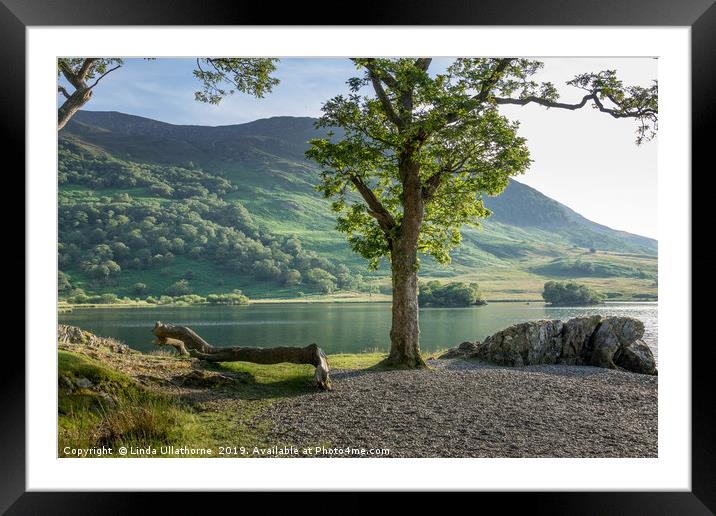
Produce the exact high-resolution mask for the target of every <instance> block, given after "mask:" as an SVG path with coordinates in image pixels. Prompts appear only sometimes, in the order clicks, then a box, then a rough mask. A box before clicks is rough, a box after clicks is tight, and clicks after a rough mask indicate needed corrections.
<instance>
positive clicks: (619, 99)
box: [307, 58, 657, 367]
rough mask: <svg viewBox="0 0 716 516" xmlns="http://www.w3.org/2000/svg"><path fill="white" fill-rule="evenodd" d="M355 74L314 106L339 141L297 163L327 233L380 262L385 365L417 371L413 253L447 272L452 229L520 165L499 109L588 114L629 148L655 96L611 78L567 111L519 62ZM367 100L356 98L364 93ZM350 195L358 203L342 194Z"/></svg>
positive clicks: (385, 64)
mask: <svg viewBox="0 0 716 516" xmlns="http://www.w3.org/2000/svg"><path fill="white" fill-rule="evenodd" d="M353 62H354V63H355V65H356V68H357V69H358V70H359V71H360V72H361V75H360V76H359V77H353V78H351V79H349V81H348V84H349V86H350V90H351V92H350V94H349V95H347V96H344V95H339V96H336V97H334V98H332V99H330V100H328V101H327V102H326V103H324V105H323V115H322V116H321V118H320V119H319V121H318V122H317V126H318V127H327V128H335V127H338V128H340V129H342V134H341V136H340V137H336V135H335V134H332V133H329V135H328V137H327V138H322V139H314V140H312V141H311V148H310V149H309V150H308V151H307V156H308V157H309V158H311V159H313V160H314V161H316V162H317V163H318V164H319V165H320V166H321V167H322V171H321V182H320V184H319V186H318V189H319V191H321V192H322V193H323V194H324V196H325V197H327V198H333V199H334V203H333V209H334V210H335V211H336V212H337V213H339V217H338V222H337V229H338V230H340V231H342V232H344V233H346V234H347V236H348V242H349V244H350V245H351V247H352V249H353V250H354V251H356V252H358V253H359V254H361V255H362V256H363V257H364V258H366V259H368V260H369V263H370V265H371V266H372V267H377V265H378V263H379V261H380V259H381V258H387V259H388V260H389V262H390V267H391V276H392V286H393V305H392V327H391V331H390V340H391V349H390V355H389V357H388V358H387V359H386V363H387V364H388V365H395V366H401V367H406V366H407V367H424V366H425V363H424V361H423V359H422V357H421V356H420V344H419V335H420V331H419V325H418V269H419V265H420V262H419V259H418V252H420V253H423V254H429V255H431V256H433V257H434V258H435V259H436V260H437V261H438V262H440V263H448V262H449V260H450V255H449V252H450V250H452V249H453V248H455V247H456V246H457V245H458V244H459V243H460V241H461V235H460V228H461V227H462V226H463V225H464V224H466V223H467V224H478V223H479V219H481V218H484V217H486V216H488V215H489V213H490V212H489V210H487V208H485V206H484V204H483V201H482V197H483V195H485V194H487V195H498V194H499V193H501V192H502V191H503V190H504V189H505V187H506V186H507V184H508V178H509V177H510V176H512V175H515V174H521V173H523V172H524V171H525V170H526V169H527V167H528V166H529V164H530V157H529V150H528V148H527V144H526V141H525V140H524V138H521V137H519V136H518V134H517V128H518V123H517V122H514V121H511V120H509V119H507V118H506V117H505V116H503V115H501V114H500V112H499V111H498V106H500V105H503V104H516V105H526V104H530V103H534V104H539V105H542V106H545V107H548V108H559V109H569V110H575V109H580V108H582V107H584V106H587V105H591V106H594V108H596V109H598V110H599V111H601V112H604V113H607V114H609V115H611V116H612V117H614V118H634V119H636V120H637V121H638V122H639V124H638V127H637V143H642V142H643V141H645V140H648V139H650V138H651V137H653V136H654V133H655V131H656V124H657V86H656V83H654V85H653V86H651V87H649V88H643V87H639V86H630V87H626V86H624V85H623V84H622V83H621V82H620V81H619V80H618V78H617V77H616V74H615V72H614V71H610V70H607V71H603V72H599V73H587V74H582V75H579V76H577V77H575V78H574V79H572V80H571V81H569V82H568V84H569V85H572V86H575V87H577V88H580V89H583V90H584V91H585V95H584V97H583V98H582V100H581V101H580V102H578V103H576V104H567V103H563V102H560V101H559V96H558V92H557V89H556V88H555V86H554V85H553V84H551V83H538V82H537V81H535V80H534V78H533V76H534V74H535V73H536V72H537V71H538V70H539V69H540V68H541V67H542V63H541V62H538V61H533V60H528V59H515V58H503V59H487V58H477V59H475V58H465V59H456V60H455V61H454V62H453V63H452V64H451V65H450V66H449V67H448V68H447V70H446V71H445V72H443V73H437V74H433V75H431V74H430V73H429V72H428V70H429V67H430V65H431V59H430V58H419V59H412V58H411V59H408V58H400V59H382V58H381V59H378V58H356V59H353ZM366 90H367V91H370V92H371V93H369V94H364V93H363V92H365V91H366ZM353 192H357V194H358V195H354V194H353Z"/></svg>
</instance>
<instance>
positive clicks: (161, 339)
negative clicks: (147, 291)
mask: <svg viewBox="0 0 716 516" xmlns="http://www.w3.org/2000/svg"><path fill="white" fill-rule="evenodd" d="M152 333H154V335H155V336H156V339H154V341H153V344H154V345H156V346H173V347H174V348H176V350H177V351H178V352H179V353H180V354H181V355H189V356H192V357H194V358H198V359H201V360H206V361H208V362H239V361H240V362H252V363H254V364H279V363H281V362H290V363H292V364H311V365H312V366H314V367H315V368H316V373H315V376H314V378H315V380H316V385H317V386H318V387H319V388H320V389H323V390H328V391H329V390H331V379H330V375H329V373H330V369H329V367H328V360H327V359H326V354H325V353H324V352H323V350H322V349H321V348H319V347H318V346H317V345H316V344H309V345H308V346H306V347H304V348H300V347H292V346H280V347H277V348H254V347H231V348H216V347H214V346H212V345H211V344H209V343H208V342H206V341H205V340H204V339H202V338H201V337H200V336H199V335H197V333H196V332H195V331H194V330H192V329H191V328H189V327H187V326H176V325H174V324H167V323H163V322H161V321H157V322H156V323H154V329H153V330H152Z"/></svg>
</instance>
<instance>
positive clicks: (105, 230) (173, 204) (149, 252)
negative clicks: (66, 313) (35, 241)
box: [58, 142, 361, 303]
mask: <svg viewBox="0 0 716 516" xmlns="http://www.w3.org/2000/svg"><path fill="white" fill-rule="evenodd" d="M59 158H60V185H61V186H60V188H61V193H60V196H59V237H60V238H59V241H60V245H59V246H58V252H59V263H60V269H61V270H63V271H69V270H72V271H74V270H79V271H81V272H82V273H83V274H84V276H85V277H87V278H89V279H90V280H91V285H92V288H95V289H108V288H113V286H114V285H117V284H121V283H122V281H121V278H122V277H124V276H127V274H128V273H129V274H130V275H135V276H136V273H137V272H141V271H148V274H156V273H157V272H161V273H163V272H169V270H170V269H171V268H173V267H174V264H175V263H177V260H180V259H181V263H184V259H189V260H192V261H194V262H197V261H199V262H210V263H211V264H212V266H213V267H217V268H219V269H222V270H223V271H224V272H223V274H233V275H238V276H243V277H250V278H252V279H253V280H254V281H259V282H264V283H267V284H269V285H276V286H278V285H285V286H290V287H295V286H297V285H300V284H302V283H303V282H304V280H305V281H306V282H307V284H308V285H310V286H313V287H314V288H315V289H316V290H317V291H320V292H333V291H334V290H336V289H337V288H339V287H340V288H350V287H352V286H354V285H355V284H356V283H359V282H360V280H361V278H360V276H359V275H358V276H356V275H355V274H354V273H352V272H351V271H350V269H348V268H347V267H345V266H344V265H341V264H334V263H332V262H331V261H329V260H327V259H325V258H323V257H321V256H320V255H318V254H317V253H316V252H314V251H309V250H305V249H304V248H303V246H302V244H301V241H300V239H298V238H297V237H296V236H293V235H286V236H280V237H277V236H275V235H273V234H271V233H268V232H266V231H265V230H261V229H259V226H258V224H256V222H254V220H253V218H252V217H251V215H250V214H249V212H248V210H246V208H245V207H244V206H243V205H242V204H240V203H239V202H237V201H227V200H224V199H223V198H222V197H223V196H225V195H227V194H229V193H231V192H232V191H233V190H234V187H233V185H232V184H231V183H230V182H229V181H227V180H226V179H223V178H220V177H218V176H214V175H212V174H209V173H207V172H204V171H203V170H202V169H199V168H196V169H193V170H189V169H185V168H181V167H167V166H163V165H155V164H149V163H143V164H137V163H135V162H131V161H125V160H120V159H117V158H110V157H106V156H105V157H85V156H83V155H82V154H79V153H78V151H77V150H76V149H75V148H74V147H73V145H71V144H69V143H67V142H65V143H64V144H63V145H61V149H60V156H59ZM165 181H166V183H165ZM170 184H171V186H170ZM161 185H164V186H166V187H167V188H166V189H163V188H159V186H161ZM76 187H88V188H92V191H93V193H92V194H91V195H87V194H85V193H84V192H86V191H85V190H74V188H76ZM118 188H122V189H123V190H122V191H121V193H118V190H117V189H118ZM80 192H82V194H80ZM104 192H106V195H102V193H104ZM312 270H313V271H314V272H313V273H311V272H310V271H312ZM319 271H322V272H319ZM63 273H64V274H65V276H62V277H61V278H59V279H58V281H59V282H60V284H59V286H61V287H62V288H63V289H64V290H62V292H63V293H68V294H69V293H71V292H70V291H71V286H69V285H68V282H67V281H66V278H67V276H66V273H65V272H63ZM179 274H180V277H179V278H177V280H176V281H175V282H174V283H168V282H166V281H165V282H160V281H151V282H146V281H139V282H136V281H135V282H134V283H130V285H133V286H132V287H131V289H128V290H127V292H131V293H132V294H139V295H142V294H146V293H150V294H167V295H169V296H174V297H175V296H181V295H186V294H190V293H191V292H192V291H193V287H192V284H193V283H194V282H195V281H196V279H195V278H196V276H197V272H196V267H194V266H192V269H190V270H186V269H184V270H183V272H181V273H179ZM145 277H147V276H146V275H144V276H143V277H142V279H144V278H145ZM175 278H176V276H175ZM139 283H141V284H142V285H144V287H142V288H140V287H138V286H137V284H139ZM162 285H163V286H162ZM76 294H79V293H76ZM83 295H84V294H83ZM83 295H80V296H79V297H77V296H76V295H75V296H72V298H73V302H80V303H82V302H98V300H97V299H96V298H94V297H91V298H89V299H91V301H90V300H89V299H86V298H84V297H83Z"/></svg>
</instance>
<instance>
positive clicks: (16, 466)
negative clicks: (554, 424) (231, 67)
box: [0, 0, 716, 514]
mask: <svg viewBox="0 0 716 516" xmlns="http://www.w3.org/2000/svg"><path fill="white" fill-rule="evenodd" d="M6 1H7V0H3V1H2V2H0V56H2V58H3V63H4V64H5V69H6V70H12V71H13V72H14V74H13V80H11V81H6V84H4V85H3V95H2V96H0V107H1V108H2V112H3V115H4V124H5V125H6V128H8V129H10V130H9V131H6V135H7V136H6V142H7V148H8V149H10V150H12V151H13V152H14V153H15V154H16V155H17V157H18V158H19V160H18V161H19V163H21V164H22V165H23V170H24V163H25V153H24V150H25V146H24V145H23V143H24V140H25V50H26V48H25V46H26V41H25V29H26V25H30V24H33V23H34V21H35V20H34V19H33V18H35V19H37V20H38V24H47V21H44V22H43V16H41V15H40V14H39V13H36V12H33V13H31V15H30V14H28V12H27V11H26V10H23V11H22V12H21V13H20V12H18V11H16V10H15V11H13V10H10V9H9V8H8V7H7V6H6V5H5V3H6ZM10 1H12V0H10ZM12 3H15V2H12ZM38 3H39V4H45V5H47V4H46V3H45V2H42V1H41V2H35V4H36V5H35V7H38V5H37V4H38ZM59 3H60V2H58V4H59ZM101 3H102V2H100V1H96V3H95V9H94V10H93V9H89V11H94V13H93V12H88V11H85V12H84V13H83V15H84V16H85V17H87V16H89V17H90V18H92V16H93V15H94V16H95V19H97V20H98V21H99V20H100V19H101V16H100V15H99V14H98V12H99V11H100V10H101V9H102V6H101V5H100V4H101ZM419 3H422V2H419ZM702 3H705V2H702ZM708 3H709V4H710V5H709V6H708V7H707V8H706V9H705V10H704V9H700V8H699V9H698V13H699V15H698V16H697V17H696V18H692V17H689V19H690V20H691V22H690V23H684V22H683V20H684V16H689V15H688V14H683V13H682V14H681V16H680V17H676V16H674V18H672V19H671V20H667V19H664V20H663V21H662V23H661V25H680V24H683V25H691V29H692V34H691V36H692V48H691V52H692V56H691V65H692V66H691V69H692V162H693V164H694V165H693V167H692V169H693V170H696V168H697V166H696V164H697V163H699V164H702V166H701V167H700V169H701V168H703V169H704V172H705V171H706V169H705V166H706V163H707V160H708V162H709V163H712V162H713V159H712V156H710V154H712V152H711V151H710V147H711V146H712V145H713V141H712V138H710V132H711V131H709V129H711V128H712V127H711V121H712V120H714V118H716V117H714V115H716V112H715V111H716V109H715V108H714V101H713V99H714V96H713V90H714V86H713V85H714V84H716V59H714V49H716V4H714V3H713V0H709V1H708ZM198 4H199V3H197V5H198ZM671 7H672V8H674V9H675V6H671ZM417 9H418V10H420V8H419V7H418V8H417ZM504 9H505V10H509V9H510V6H509V5H507V6H505V7H504ZM690 9H691V11H690V13H691V14H692V15H693V13H694V12H696V11H695V9H696V8H695V7H694V5H693V4H692V5H690ZM16 12H17V13H18V16H16V14H15V13H16ZM20 14H21V15H22V16H20ZM65 14H66V13H65ZM172 14H173V13H172ZM183 14H184V15H186V14H188V13H186V12H184V13H183ZM45 16H47V13H45ZM140 16H141V15H138V13H134V14H132V13H125V16H120V20H118V21H116V22H117V23H122V24H126V25H131V24H132V21H131V20H129V18H134V17H140ZM154 16H156V13H154ZM542 16H544V14H543V15H542ZM183 17H184V16H181V15H177V19H176V20H172V21H173V22H174V23H177V24H180V23H191V21H186V20H184V21H183V22H182V21H180V20H179V19H180V18H183ZM63 18H64V19H63ZM171 18H172V15H169V19H171ZM390 18H392V17H390ZM390 18H387V20H388V21H386V22H385V23H391V22H390ZM475 18H476V16H475V15H474V14H471V15H469V16H466V17H462V18H460V17H459V16H457V15H455V17H454V19H455V20H458V19H459V20H460V22H461V23H462V24H464V23H470V22H472V21H473V20H474V19H475ZM489 18H491V16H489V15H487V16H486V17H485V19H484V20H481V22H482V23H484V24H495V23H496V21H494V20H492V19H489ZM541 18H542V17H541V16H536V17H534V18H533V19H532V21H531V23H530V24H535V25H537V24H540V23H541ZM603 18H607V17H606V16H604V17H603ZM664 18H666V16H665V17H664ZM232 19H238V18H232ZM241 19H245V18H241ZM497 19H499V16H498V17H497ZM677 19H678V20H679V21H680V22H681V23H679V22H676V23H674V22H675V21H676V20H677ZM55 23H57V24H58V25H63V24H69V23H67V22H66V16H62V15H61V16H59V17H58V19H56V22H55ZM84 23H85V24H87V23H88V22H87V21H86V20H85V22H84ZM90 23H91V22H90ZM99 23H102V22H101V21H99ZM104 23H107V22H104ZM137 23H140V24H141V23H142V22H141V21H137ZM145 23H146V22H145ZM217 23H227V22H226V18H224V21H221V22H217ZM418 23H420V22H418ZM422 23H423V24H425V22H422ZM561 23H562V24H567V23H569V21H565V20H562V21H561ZM608 23H609V22H608V21H606V22H604V21H599V22H595V23H593V24H594V25H598V24H608ZM641 24H642V25H647V24H649V23H647V22H643V23H641ZM20 71H21V73H18V72H20ZM692 177H693V172H692ZM23 190H24V184H23ZM25 193H26V191H23V194H25ZM706 195H708V190H707V189H703V188H702V189H692V196H693V197H692V200H693V206H696V207H699V206H707V207H708V206H709V201H708V199H707V198H706ZM697 220H698V219H697V217H695V216H694V217H693V221H694V222H696V221H697ZM704 220H706V219H704ZM693 234H695V233H694V231H693V228H692V235H693ZM23 242H24V238H23ZM22 256H23V267H25V265H24V264H25V246H24V245H23V252H22ZM692 264H693V268H694V269H696V268H697V267H698V268H699V269H705V266H706V264H707V262H706V260H705V259H703V258H702V259H697V258H696V257H695V256H693V257H692ZM25 273H26V275H27V273H28V271H27V269H25ZM692 274H693V272H692ZM693 309H694V312H695V311H696V310H697V307H696V306H694V307H693ZM694 315H695V314H694ZM693 320H698V319H697V318H696V317H694V316H693V315H692V321H693ZM699 336H700V333H697V328H696V327H694V326H693V325H692V343H695V342H697V341H698V340H700V341H701V342H702V344H701V345H692V364H693V383H692V491H691V492H653V493H594V492H590V493H513V494H512V495H511V496H514V502H515V503H516V504H520V505H521V504H523V503H524V504H525V506H527V504H528V503H529V505H530V507H531V508H532V511H531V512H536V513H537V514H549V513H551V514H554V513H555V512H556V513H563V512H572V511H577V510H578V511H579V512H580V513H582V514H611V513H614V514H617V513H620V514H631V513H652V512H658V513H661V514H672V513H685V514H714V513H715V512H716V492H714V486H716V441H715V440H714V438H713V436H714V435H716V427H715V426H714V422H713V420H712V419H711V410H712V407H711V406H712V397H711V393H712V392H713V386H712V385H711V381H710V379H711V377H712V375H713V371H712V368H713V366H712V364H714V362H715V361H716V353H715V352H714V348H713V347H712V346H709V345H708V342H709V339H708V338H706V336H705V335H704V336H702V337H703V338H701V339H698V337H699ZM697 339H698V340H697ZM5 351H6V353H11V354H12V355H11V357H6V360H7V359H8V358H9V359H11V360H13V363H14V364H17V366H18V367H17V369H16V374H14V375H13V374H10V375H0V396H2V399H3V402H4V403H3V407H4V414H3V415H4V417H3V425H2V426H0V438H2V441H0V442H2V443H22V446H15V447H13V446H7V445H5V446H2V448H1V449H0V478H3V479H4V482H1V483H0V513H5V512H4V511H5V510H8V509H9V510H8V512H7V514H26V513H46V512H51V513H53V514H84V513H87V514H89V513H92V512H96V511H98V510H101V511H102V513H106V514H114V513H120V512H127V511H128V510H129V509H130V507H132V508H133V507H137V508H142V506H145V504H146V502H147V498H148V497H149V496H150V493H138V494H135V495H134V496H132V497H127V496H126V495H125V494H123V493H100V492H95V493H91V494H88V493H59V492H53V493H39V492H33V493H28V492H25V489H26V484H25V482H26V463H25V452H26V443H25V430H26V429H25V422H26V419H25V395H24V393H25V353H24V348H17V347H16V348H15V349H11V347H8V348H6V350H5ZM18 392H22V393H23V396H18V395H17V393H18ZM297 494H298V493H296V494H294V495H293V496H295V495H297ZM304 494H305V493H304ZM207 495H209V493H174V494H173V496H172V497H171V505H175V506H176V507H177V508H179V509H180V511H179V512H180V513H185V512H186V511H187V509H189V508H190V507H191V506H192V505H194V504H196V507H197V508H204V509H205V508H206V502H207V501H208V500H207V498H208V496H207ZM353 495H355V493H353V494H352V495H350V496H351V497H352V496H353ZM456 495H457V494H456ZM607 495H608V496H607ZM211 496H212V501H211V503H215V501H216V496H217V495H216V494H212V495H211ZM228 496H231V495H230V494H228V493H225V494H222V495H221V497H222V498H228ZM240 496H242V497H245V496H246V494H241V495H240ZM479 496H481V497H483V498H488V497H489V498H495V499H496V498H497V497H498V496H499V494H497V493H484V494H480V495H479ZM356 498H357V497H356ZM422 498H423V497H422V496H413V497H412V499H413V500H414V503H415V502H418V503H422ZM166 501H169V500H166V499H165V500H164V502H166ZM257 501H258V500H257ZM295 502H296V500H295V499H294V501H293V502H291V505H288V504H287V507H294V508H295ZM502 502H504V500H502ZM273 503H275V501H274V502H273ZM343 503H344V504H345V498H344V499H343ZM128 504H131V505H128ZM200 504H201V505H200ZM349 505H350V504H349ZM357 505H358V506H360V505H361V504H360V502H358V503H357ZM371 505H372V504H371ZM354 507H356V505H354ZM366 508H368V507H366Z"/></svg>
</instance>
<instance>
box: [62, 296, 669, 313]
mask: <svg viewBox="0 0 716 516" xmlns="http://www.w3.org/2000/svg"><path fill="white" fill-rule="evenodd" d="M386 297H387V296H386ZM658 302H659V300H658V299H644V300H638V299H627V300H623V301H617V300H608V301H605V302H604V303H602V304H601V305H564V306H562V305H549V304H548V303H547V302H546V301H544V300H543V299H487V300H486V303H485V304H491V303H522V304H543V305H547V306H549V307H550V308H575V307H580V308H581V307H584V306H595V307H599V306H604V305H610V304H650V303H654V304H656V303H658ZM328 303H340V304H351V303H353V304H364V303H392V300H391V299H354V298H319V299H305V298H285V299H283V298H267V299H252V300H251V301H250V302H249V303H248V304H245V305H228V304H226V305H214V304H210V303H195V304H188V303H184V304H182V303H167V304H154V303H146V302H141V301H140V302H136V303H111V304H109V303H108V304H100V303H87V304H73V303H60V304H58V305H57V311H58V313H70V312H72V311H73V310H82V309H118V308H133V309H139V308H163V307H166V308H191V307H201V308H206V307H217V308H220V307H233V308H245V307H248V306H251V305H291V304H307V305H310V304H328ZM479 306H484V305H469V306H429V307H428V306H426V307H421V308H424V309H427V308H477V307H479Z"/></svg>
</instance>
